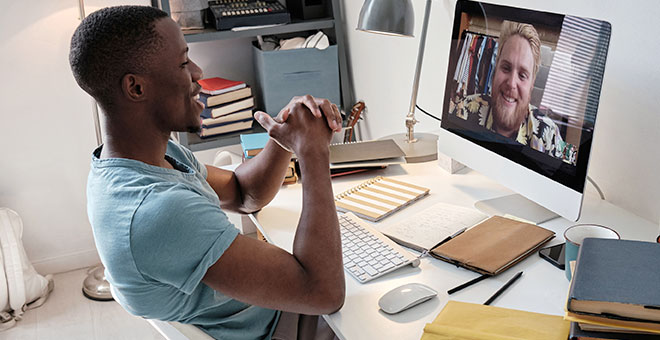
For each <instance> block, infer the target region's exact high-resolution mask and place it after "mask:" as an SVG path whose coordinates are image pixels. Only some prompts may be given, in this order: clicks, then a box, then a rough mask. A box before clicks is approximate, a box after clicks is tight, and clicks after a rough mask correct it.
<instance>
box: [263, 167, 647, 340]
mask: <svg viewBox="0 0 660 340" xmlns="http://www.w3.org/2000/svg"><path fill="white" fill-rule="evenodd" d="M377 175H382V176H389V177H393V178H397V179H400V180H403V181H406V182H410V183H413V184H418V185H422V186H426V187H428V188H430V189H431V192H430V194H429V196H428V197H426V198H424V199H422V200H420V201H418V202H416V203H414V204H413V205H411V206H408V207H406V208H405V209H403V210H401V211H399V212H397V213H395V214H394V215H392V216H390V217H387V218H385V219H384V220H383V221H381V222H380V223H377V224H375V226H376V228H378V227H379V226H382V225H385V224H387V223H391V222H396V221H400V220H405V219H407V218H410V217H411V216H413V215H414V214H415V213H417V212H420V211H422V210H424V209H425V208H427V207H429V206H431V205H433V204H434V203H437V202H446V203H451V204H455V205H461V206H466V207H472V206H473V204H474V202H475V201H477V200H481V199H487V198H493V197H499V196H503V195H507V194H510V193H511V191H509V190H508V189H506V188H504V187H502V186H500V185H498V184H496V183H495V182H493V181H491V180H490V179H488V178H486V177H484V176H482V175H481V174H479V173H477V172H475V171H471V170H469V169H463V170H461V171H460V172H459V173H458V174H454V175H450V174H449V173H447V172H445V171H444V170H442V169H441V168H440V167H438V166H437V163H436V162H428V163H422V164H405V165H402V166H399V165H397V166H390V167H389V168H388V169H384V170H379V171H374V172H367V173H363V174H356V175H351V176H346V177H340V178H337V179H334V180H333V188H334V192H335V193H339V192H342V191H344V190H346V189H348V188H350V187H352V186H354V185H356V184H359V183H361V182H362V181H364V180H367V179H369V178H372V177H374V176H377ZM590 190H591V188H588V189H587V193H588V194H587V197H586V198H585V205H584V206H583V210H582V211H583V213H582V218H581V219H580V221H579V223H599V224H603V225H607V226H610V227H612V228H614V229H616V230H617V231H618V232H619V234H620V235H621V237H622V238H624V239H636V240H647V241H651V240H654V238H655V237H656V236H657V232H658V226H657V225H655V224H653V223H651V222H650V221H647V220H644V219H642V218H639V217H637V216H635V215H633V214H631V213H629V212H626V211H625V210H622V209H620V208H618V207H616V206H613V205H612V204H609V203H607V202H605V201H600V200H599V199H598V197H597V195H591V194H589V192H590ZM301 199H302V186H301V185H300V184H295V185H290V186H287V187H283V188H282V190H280V192H279V193H278V195H277V196H276V198H275V199H274V200H273V202H271V203H270V204H269V205H268V206H267V207H265V208H264V209H263V210H261V211H260V212H258V213H256V214H254V215H252V216H251V218H252V220H253V221H254V223H255V224H256V225H257V228H259V230H260V231H261V232H262V233H263V234H264V235H265V236H266V238H267V239H268V241H269V242H271V243H273V244H276V245H278V246H280V247H282V248H284V249H286V250H288V251H289V252H291V249H292V244H293V238H294V234H295V231H296V226H297V223H298V218H299V215H300V211H301V209H302V202H301ZM572 224H573V222H570V221H568V220H565V219H561V218H557V219H554V220H551V221H549V222H546V223H544V224H542V226H543V227H545V228H548V229H550V230H553V231H555V232H556V233H557V235H556V237H555V239H553V240H552V241H550V243H548V244H549V245H553V244H558V243H561V242H563V241H564V237H563V231H564V229H566V227H568V226H570V225H572ZM521 270H523V271H524V274H523V276H522V277H521V278H520V279H519V280H518V281H517V282H516V283H515V284H514V285H513V286H511V287H510V288H509V289H508V290H507V291H506V292H505V293H504V294H503V295H502V296H500V297H499V298H498V299H497V300H496V301H495V302H494V303H493V305H494V306H500V307H506V308H513V309H520V310H526V311H533V312H539V313H546V314H555V315H563V308H564V304H565V301H566V296H567V293H568V284H569V282H568V281H567V280H566V277H565V276H564V272H563V271H561V270H559V269H557V268H555V267H553V266H552V265H551V264H550V263H548V262H546V261H545V260H543V259H541V258H540V257H539V256H538V255H537V254H533V255H532V256H530V257H529V258H527V259H525V260H524V261H522V262H520V263H518V264H516V265H515V266H514V267H513V268H511V269H510V270H507V271H506V272H504V273H503V274H500V275H498V276H496V277H493V278H489V279H487V280H484V281H482V282H480V283H478V284H476V285H474V286H471V287H468V288H466V289H464V290H462V291H460V292H457V293H454V294H452V295H451V299H452V300H457V301H464V302H473V303H483V302H484V301H486V300H487V299H488V298H489V297H490V296H491V295H492V294H493V293H494V292H495V291H496V290H498V289H499V288H500V287H501V286H502V285H503V284H504V283H505V282H506V281H507V280H508V279H509V278H511V276H513V275H514V274H515V273H516V272H518V271H521ZM477 276H479V275H478V274H477V273H474V272H470V271H468V270H466V269H462V268H457V267H455V266H453V265H451V264H448V263H445V262H442V261H439V260H436V259H433V258H431V257H426V258H424V259H422V261H421V264H420V266H419V267H418V268H412V267H405V268H402V269H399V270H397V271H395V272H393V273H390V274H387V275H385V276H383V277H381V278H378V279H375V280H374V281H371V282H368V283H366V284H360V283H358V282H357V281H356V280H354V279H353V277H351V276H350V275H349V274H346V302H345V304H344V306H343V307H342V309H341V310H339V311H338V312H336V313H334V314H331V315H326V316H324V318H325V319H326V320H327V321H328V324H329V325H330V326H331V327H332V328H333V330H334V331H335V333H336V334H337V336H339V337H340V338H342V339H419V338H420V337H421V335H422V332H423V329H424V326H425V325H426V323H429V322H432V321H433V319H435V317H436V316H437V315H438V313H439V312H440V311H441V310H442V308H443V307H444V306H445V304H446V303H447V301H448V300H449V298H450V297H449V296H448V295H447V290H448V289H450V288H452V287H455V286H457V285H459V284H461V283H464V282H466V281H468V280H470V279H473V278H475V277H477ZM411 282H420V283H424V284H427V285H428V286H430V287H433V288H435V289H436V290H437V291H438V292H439V294H438V296H437V297H436V298H434V299H432V300H431V301H429V302H425V303H423V304H421V305H418V306H416V307H414V308H411V309H409V310H406V311H404V312H402V313H399V314H396V315H387V314H385V313H383V312H382V311H380V310H379V308H378V303H377V302H378V299H379V298H380V297H381V296H382V295H383V294H384V293H385V292H387V291H389V290H390V289H392V288H394V287H398V286H400V285H403V284H406V283H411Z"/></svg>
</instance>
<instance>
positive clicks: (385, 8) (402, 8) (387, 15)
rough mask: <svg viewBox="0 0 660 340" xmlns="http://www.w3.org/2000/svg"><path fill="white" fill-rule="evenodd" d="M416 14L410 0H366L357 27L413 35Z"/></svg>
mask: <svg viewBox="0 0 660 340" xmlns="http://www.w3.org/2000/svg"><path fill="white" fill-rule="evenodd" d="M414 27H415V15H414V13H413V7H412V3H411V2H410V0H365V2H364V5H362V10H361V11H360V18H359V20H358V27H357V29H358V30H360V31H367V32H374V33H383V34H390V35H401V36H407V37H412V36H413V29H414Z"/></svg>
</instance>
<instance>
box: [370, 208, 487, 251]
mask: <svg viewBox="0 0 660 340" xmlns="http://www.w3.org/2000/svg"><path fill="white" fill-rule="evenodd" d="M487 217H488V216H487V215H485V214H483V213H481V212H479V211H478V210H476V209H474V208H466V207H462V206H457V205H453V204H447V203H436V204H435V205H433V206H431V207H429V208H427V209H425V210H423V211H421V212H419V213H417V214H414V215H410V216H408V217H407V218H406V219H404V220H402V221H400V222H397V223H391V224H388V225H386V226H384V227H383V228H381V229H380V231H381V232H382V233H383V234H385V235H387V236H391V237H393V238H395V239H397V240H399V241H402V243H404V244H406V245H407V246H409V247H410V246H411V245H414V246H416V247H412V248H413V249H415V248H417V250H424V249H429V247H432V246H433V245H434V244H436V243H438V241H441V240H443V239H444V238H446V237H447V236H450V235H452V234H454V233H455V232H457V231H458V230H459V229H461V228H465V227H467V228H469V227H471V226H473V225H475V224H477V223H479V222H481V221H482V220H484V219H485V218H487Z"/></svg>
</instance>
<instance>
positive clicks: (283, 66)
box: [253, 45, 341, 116]
mask: <svg viewBox="0 0 660 340" xmlns="http://www.w3.org/2000/svg"><path fill="white" fill-rule="evenodd" d="M253 48H254V70H255V74H256V78H257V79H256V80H257V84H256V87H257V90H258V91H257V92H258V97H257V104H258V108H260V109H263V110H264V111H266V112H268V113H269V114H270V115H271V116H275V115H277V114H278V113H279V112H280V110H281V109H282V108H283V107H284V106H285V105H286V104H288V103H289V101H290V100H291V98H293V97H294V96H302V95H306V94H310V95H312V96H314V97H319V98H327V99H328V100H330V101H331V102H333V103H335V104H337V106H340V104H341V103H340V89H339V63H338V62H337V45H331V46H329V47H328V48H326V49H325V50H319V49H316V48H300V49H293V50H283V51H262V50H261V49H259V47H257V46H253Z"/></svg>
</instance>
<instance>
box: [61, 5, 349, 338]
mask: <svg viewBox="0 0 660 340" xmlns="http://www.w3.org/2000/svg"><path fill="white" fill-rule="evenodd" d="M69 59H70V64H71V68H72V71H73V74H74V76H75V78H76V81H77V82H78V84H79V85H80V87H81V88H82V89H83V90H85V91H86V92H87V93H89V94H90V95H92V96H93V97H94V98H95V99H96V100H97V102H98V104H99V106H100V107H101V109H102V112H103V114H104V116H105V123H104V128H103V129H102V130H103V140H104V141H105V144H104V145H102V146H100V147H99V148H97V149H96V150H95V151H94V152H93V155H92V165H91V170H90V174H89V178H88V186H87V196H88V214H89V219H90V222H91V225H92V228H93V231H94V239H95V242H96V246H97V248H98V251H99V254H100V256H101V260H102V262H103V264H104V265H105V267H106V277H107V279H108V281H109V282H110V283H111V285H112V292H113V295H114V296H115V297H116V299H117V300H118V302H119V303H120V304H121V305H122V306H123V307H124V308H125V309H126V310H127V311H128V312H130V313H132V314H135V315H140V316H143V317H145V318H152V319H159V320H167V321H179V322H183V323H191V324H195V325H198V326H199V327H200V328H202V329H203V330H204V331H205V332H207V333H208V334H210V335H211V336H213V337H215V338H219V339H220V338H221V339H268V338H270V337H271V336H272V333H273V330H274V329H275V328H276V327H277V326H278V322H279V320H278V319H279V315H280V311H286V312H292V313H301V314H310V315H319V314H327V313H331V312H334V311H336V310H337V309H339V308H340V307H341V305H342V304H343V299H344V273H343V268H342V258H341V241H340V236H339V228H338V222H337V215H336V212H335V207H334V201H333V196H332V187H331V184H330V176H329V170H328V164H329V151H328V144H329V141H330V138H331V135H332V130H331V129H333V130H339V129H340V128H341V124H340V122H341V116H340V114H339V112H338V110H337V107H336V106H335V105H334V104H331V103H330V102H328V101H327V100H322V99H316V98H313V97H311V96H303V97H296V98H294V99H293V100H292V101H291V103H289V105H287V107H285V108H284V109H283V110H282V111H281V112H280V113H279V114H278V116H277V117H275V118H274V119H273V118H271V117H270V116H269V115H268V114H266V113H263V112H257V113H256V114H255V119H256V120H257V121H258V122H259V123H260V124H261V125H262V126H263V127H264V128H265V129H266V130H267V131H268V133H269V135H270V136H271V137H272V140H271V141H269V142H268V144H267V145H266V147H265V148H264V150H263V151H262V152H261V153H260V154H259V155H258V156H256V157H255V158H254V159H252V160H250V161H248V162H245V163H243V164H241V165H240V166H239V167H237V168H236V170H235V171H226V170H222V169H218V168H215V167H212V166H205V165H202V164H200V163H199V162H198V161H197V160H196V159H195V157H194V156H193V154H192V153H191V152H190V151H188V150H187V149H185V148H183V147H182V146H180V145H178V144H177V143H175V142H172V141H169V136H170V134H171V132H172V131H190V132H193V131H198V130H199V129H200V127H201V126H200V124H201V123H200V119H199V114H200V112H201V111H202V109H203V104H202V103H201V102H200V101H199V99H198V98H199V92H200V89H201V88H200V86H199V84H198V83H197V81H198V80H200V79H201V78H202V71H201V69H200V68H199V67H198V66H197V65H196V64H195V63H193V62H192V61H191V60H190V59H189V58H188V46H187V44H186V42H185V40H184V38H183V34H182V33H181V30H180V29H179V27H178V25H177V24H176V23H175V22H174V21H173V20H172V19H170V18H169V17H168V16H167V14H166V13H165V12H162V11H160V10H158V9H155V8H152V7H142V6H120V7H111V8H105V9H102V10H100V11H97V12H94V13H92V14H90V15H89V16H88V17H87V18H85V19H84V20H83V22H82V23H81V24H80V26H79V27H78V28H77V29H76V31H75V33H74V35H73V37H72V40H71V51H70V56H69ZM328 126H329V127H330V128H329V127H328ZM289 150H291V151H294V152H295V153H296V155H297V156H298V160H299V162H300V168H301V171H302V187H303V209H302V213H301V217H300V221H299V224H298V226H297V233H296V239H295V242H294V246H293V254H290V253H288V252H286V251H284V250H282V249H280V248H277V247H275V246H273V245H270V244H267V243H265V242H261V241H258V240H254V239H251V238H249V237H245V236H243V235H240V234H239V233H238V231H237V229H236V228H235V227H234V226H233V225H232V224H231V223H230V222H229V221H228V220H227V217H226V215H225V213H224V212H223V210H231V211H236V212H240V213H249V212H254V211H257V210H259V209H261V208H262V207H263V206H265V205H266V204H267V203H268V202H269V201H270V200H271V199H272V198H273V197H274V196H275V194H276V193H277V191H278V189H279V187H280V185H281V183H282V180H283V178H284V175H285V172H286V169H287V167H288V163H289V160H290V158H291V152H290V151H289ZM278 330H279V328H278Z"/></svg>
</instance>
